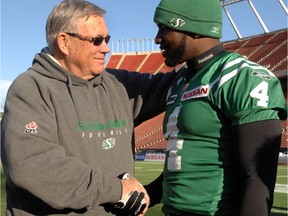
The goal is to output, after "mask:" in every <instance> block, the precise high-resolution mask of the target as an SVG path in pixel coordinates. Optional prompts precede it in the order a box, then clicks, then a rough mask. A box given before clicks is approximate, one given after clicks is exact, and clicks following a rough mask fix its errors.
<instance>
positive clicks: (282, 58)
mask: <svg viewBox="0 0 288 216" xmlns="http://www.w3.org/2000/svg"><path fill="white" fill-rule="evenodd" d="M239 1H243V0H229V1H225V0H224V1H221V4H222V7H223V10H224V11H225V13H226V15H227V17H228V18H229V20H230V22H231V24H232V26H233V28H234V30H235V32H236V34H237V36H238V38H237V39H236V40H232V41H226V42H223V44H224V47H225V48H226V50H229V51H233V52H237V53H239V54H241V55H243V56H245V57H247V58H248V59H250V60H251V61H254V62H257V63H258V64H260V65H262V66H264V67H266V68H268V69H269V70H270V71H272V72H273V73H274V74H275V75H276V76H277V77H278V78H279V79H280V80H281V83H282V89H283V92H284V95H285V98H286V101H287V29H280V30H277V31H273V32H269V31H268V30H267V28H266V26H265V24H264V22H263V21H262V19H261V17H260V16H259V15H258V13H257V11H256V9H255V7H254V6H253V4H252V2H251V1H250V0H248V1H247V2H248V3H249V4H250V5H251V8H252V10H253V11H254V13H255V15H256V16H257V18H258V20H259V22H260V24H261V26H262V27H263V30H264V33H262V34H259V35H254V36H251V37H246V38H242V36H241V34H240V33H239V31H238V29H237V27H236V26H235V24H234V22H233V20H232V18H231V16H230V14H229V12H228V10H227V5H229V4H232V3H237V2H239ZM279 3H280V4H281V6H282V7H283V9H284V10H285V11H286V14H287V8H286V7H285V5H284V4H283V3H282V1H281V0H279ZM144 40H145V39H140V40H136V39H132V40H131V41H130V42H131V44H132V47H136V51H134V50H133V51H134V52H118V48H117V52H113V47H112V54H111V55H110V57H109V59H108V61H107V65H106V67H107V68H119V69H126V70H129V71H139V72H140V73H141V72H148V73H153V74H156V73H158V72H167V71H171V70H172V69H174V68H169V67H167V66H166V65H165V64H164V58H163V57H162V55H161V53H160V51H149V43H148V42H149V40H150V39H146V40H145V41H144ZM128 42H129V41H128ZM145 42H146V47H147V48H148V51H144V43H145ZM152 42H153V41H152ZM135 43H136V46H135ZM122 45H123V44H122ZM151 46H152V45H151ZM151 46H150V47H151ZM163 116H164V113H162V114H160V115H159V116H157V117H155V118H153V119H150V120H148V121H146V122H144V123H142V124H141V125H139V126H138V127H137V128H136V129H135V144H136V146H135V148H136V149H135V150H136V152H163V151H164V150H165V149H166V145H167V142H166V140H165V138H164V137H163V134H162V120H163ZM281 127H282V142H281V151H287V147H288V145H287V141H288V140H287V121H284V122H282V123H281Z"/></svg>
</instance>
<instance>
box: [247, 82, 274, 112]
mask: <svg viewBox="0 0 288 216" xmlns="http://www.w3.org/2000/svg"><path fill="white" fill-rule="evenodd" d="M250 96H251V97H253V98H256V99H258V101H257V106H261V107H267V106H268V101H269V96H268V83H267V82H266V81H262V82H261V83H260V84H259V85H257V86H256V87H255V88H254V89H253V90H252V91H251V92H250Z"/></svg>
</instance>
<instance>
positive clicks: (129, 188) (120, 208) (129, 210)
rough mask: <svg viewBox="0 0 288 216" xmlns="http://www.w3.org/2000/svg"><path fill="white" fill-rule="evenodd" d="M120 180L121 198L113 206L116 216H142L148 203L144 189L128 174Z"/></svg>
mask: <svg viewBox="0 0 288 216" xmlns="http://www.w3.org/2000/svg"><path fill="white" fill-rule="evenodd" d="M120 178H122V180H121V183H122V197H121V200H120V201H119V202H117V203H115V204H114V207H115V209H116V212H117V216H136V215H139V216H144V214H145V213H146V212H147V210H148V206H149V202H150V199H149V196H148V194H147V192H146V190H145V188H144V187H143V186H142V184H140V183H139V182H138V181H137V179H136V178H131V177H130V175H129V174H125V175H123V176H121V177H120Z"/></svg>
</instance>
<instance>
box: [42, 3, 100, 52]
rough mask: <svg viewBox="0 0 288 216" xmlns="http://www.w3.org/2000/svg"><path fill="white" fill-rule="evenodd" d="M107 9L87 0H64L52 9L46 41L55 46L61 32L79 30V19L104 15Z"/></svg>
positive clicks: (50, 46)
mask: <svg viewBox="0 0 288 216" xmlns="http://www.w3.org/2000/svg"><path fill="white" fill-rule="evenodd" d="M105 13H106V11H105V10H104V9H102V8H100V7H98V6H96V5H94V4H92V3H90V2H88V1H85V0H64V1H62V2H60V3H59V4H58V5H56V6H55V8H54V9H53V10H52V11H51V13H50V15H49V16H48V18H47V22H46V41H47V44H48V47H49V48H52V47H53V44H54V43H55V40H56V37H57V35H58V34H59V33H60V32H73V33H77V32H78V27H79V20H80V19H83V18H85V19H86V20H87V19H88V18H89V17H90V16H94V15H96V16H103V14H105Z"/></svg>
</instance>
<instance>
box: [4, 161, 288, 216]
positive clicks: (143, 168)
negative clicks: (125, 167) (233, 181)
mask: <svg viewBox="0 0 288 216" xmlns="http://www.w3.org/2000/svg"><path fill="white" fill-rule="evenodd" d="M162 168H163V162H142V161H141V162H140V161H137V162H136V166H135V176H136V177H137V178H138V179H139V181H140V182H141V183H142V184H143V185H145V184H147V183H149V182H151V181H152V180H154V179H155V178H157V177H158V176H159V174H160V173H161V171H162ZM4 183H5V176H4V173H3V170H2V166H1V206H0V207H1V208H0V209H1V212H0V213H1V216H5V208H6V200H5V196H6V193H5V188H4ZM287 188H288V186H287V166H285V165H279V166H278V174H277V182H276V188H275V194H274V204H273V208H272V214H271V216H287V215H288V209H287V196H288V190H287ZM146 216H163V214H162V213H161V204H160V205H156V206H154V207H153V208H150V209H149V211H148V213H147V214H146Z"/></svg>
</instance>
